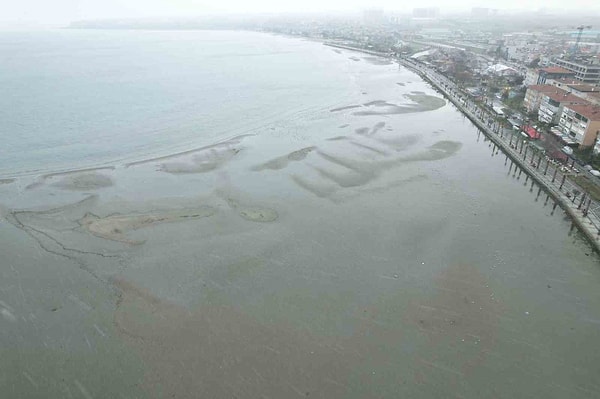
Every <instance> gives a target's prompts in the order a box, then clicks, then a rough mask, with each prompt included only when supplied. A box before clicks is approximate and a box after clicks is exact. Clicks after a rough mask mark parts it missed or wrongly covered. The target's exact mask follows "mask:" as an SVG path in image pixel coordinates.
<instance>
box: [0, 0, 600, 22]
mask: <svg viewBox="0 0 600 399" xmlns="http://www.w3.org/2000/svg"><path fill="white" fill-rule="evenodd" d="M449 3H450V4H452V8H453V9H464V10H468V9H470V8H471V7H489V8H498V9H517V8H526V9H529V10H535V9H538V8H541V7H544V8H546V9H552V8H558V9H571V10H576V9H589V8H594V9H596V10H598V9H599V8H600V1H597V0H569V1H566V0H452V1H447V0H446V1H444V0H420V1H418V2H415V1H414V0H16V1H15V0H0V10H1V11H0V26H1V25H5V26H6V25H14V26H19V25H61V24H68V23H69V22H71V21H74V20H82V19H107V18H150V17H160V16H166V17H177V16H183V17H185V16H199V15H205V14H215V13H264V12H276V13H284V12H324V11H361V10H364V9H368V8H382V9H384V10H389V11H404V12H410V11H411V10H412V9H413V8H414V7H430V6H435V7H439V8H440V9H441V10H442V11H444V9H448V7H449V6H448V4H449Z"/></svg>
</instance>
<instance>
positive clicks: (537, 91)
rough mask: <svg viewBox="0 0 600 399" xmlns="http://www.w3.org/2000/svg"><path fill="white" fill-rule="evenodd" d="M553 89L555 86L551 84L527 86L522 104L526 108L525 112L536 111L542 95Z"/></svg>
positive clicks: (554, 89)
mask: <svg viewBox="0 0 600 399" xmlns="http://www.w3.org/2000/svg"><path fill="white" fill-rule="evenodd" d="M553 91H556V87H554V86H551V85H531V86H528V87H527V91H526V92H525V98H524V99H523V106H524V107H525V109H527V112H537V111H538V110H539V108H540V102H541V101H542V95H543V94H544V93H551V92H553Z"/></svg>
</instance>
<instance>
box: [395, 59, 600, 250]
mask: <svg viewBox="0 0 600 399" xmlns="http://www.w3.org/2000/svg"><path fill="white" fill-rule="evenodd" d="M398 62H399V63H400V64H401V65H403V66H404V67H406V68H409V69H411V70H413V71H414V72H415V73H417V74H418V75H419V76H420V77H421V78H422V79H424V80H425V81H427V82H429V83H430V84H431V85H432V86H433V87H435V88H436V89H437V90H439V91H440V92H441V93H442V94H443V95H444V96H445V97H446V98H447V99H448V100H449V101H451V102H452V103H453V104H454V105H455V106H456V107H457V108H458V109H459V110H460V112H461V113H463V114H464V115H465V116H466V117H467V118H468V119H469V120H470V121H471V122H472V123H473V124H474V125H475V126H477V128H478V129H479V130H480V131H481V132H483V133H484V135H485V136H486V137H487V138H488V139H490V140H491V141H492V142H493V143H494V145H495V146H498V148H499V149H500V150H502V152H503V153H504V154H505V155H506V156H507V158H510V159H511V162H514V163H515V164H516V165H518V167H519V168H520V169H521V170H523V171H525V173H526V174H527V176H528V177H529V178H531V179H532V188H533V181H535V182H536V183H537V184H538V185H539V186H540V187H541V189H543V190H544V191H545V192H546V193H547V194H548V195H549V196H550V197H552V198H553V199H554V201H555V205H554V207H555V208H556V204H558V205H559V206H560V208H561V209H562V210H563V211H565V213H566V214H567V215H569V218H570V219H571V220H572V222H573V224H574V225H576V226H577V227H578V229H579V230H580V231H581V232H582V233H583V234H584V236H585V237H586V239H587V240H588V241H589V243H590V244H592V245H593V247H594V249H595V251H596V252H597V253H600V224H599V221H598V220H597V218H596V220H592V215H590V214H589V213H588V210H589V208H590V205H591V204H592V202H593V200H592V199H589V202H588V204H587V207H583V209H582V208H581V207H582V205H583V202H584V199H585V195H584V196H583V197H582V200H581V203H580V205H579V206H576V205H574V204H575V202H574V200H571V198H570V197H568V196H567V195H565V194H564V193H563V192H562V190H561V189H558V190H557V189H556V187H553V186H552V185H551V184H550V182H549V181H546V179H544V176H546V175H545V173H544V175H543V176H542V175H541V173H540V172H538V171H537V169H538V168H539V166H540V165H537V168H535V169H534V168H532V166H531V165H529V164H528V163H527V162H526V156H527V151H525V156H523V157H521V156H520V155H521V152H519V153H517V152H516V150H515V149H512V148H510V147H509V146H508V144H507V143H506V142H505V141H503V140H501V136H499V135H498V132H495V131H493V130H492V129H490V128H489V126H486V125H485V124H484V123H483V121H482V120H481V119H479V118H477V117H476V116H475V115H474V114H473V113H472V112H469V111H468V110H467V109H466V108H465V106H464V105H463V104H461V103H460V102H458V100H457V99H456V98H455V96H452V95H451V94H450V93H448V91H447V90H446V88H445V87H444V85H443V84H441V82H439V81H437V80H436V79H434V78H433V77H431V76H429V75H428V74H427V71H426V70H425V71H424V70H422V69H420V68H419V66H416V65H413V64H410V63H408V62H406V61H404V60H402V59H400V60H399V61H398ZM448 81H449V80H448ZM521 148H522V147H521ZM531 162H534V160H533V155H532V160H531ZM547 162H548V161H547ZM539 164H541V157H540V162H539ZM556 168H557V167H555V170H556ZM563 176H566V175H563ZM553 182H554V179H553ZM563 183H564V179H563ZM571 184H572V182H571ZM561 188H562V184H561ZM584 193H585V192H584ZM538 195H539V194H538ZM594 216H595V215H594Z"/></svg>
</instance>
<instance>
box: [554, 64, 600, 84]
mask: <svg viewBox="0 0 600 399" xmlns="http://www.w3.org/2000/svg"><path fill="white" fill-rule="evenodd" d="M554 65H556V66H558V67H562V68H565V69H568V70H569V71H571V72H573V73H574V74H575V75H574V78H575V79H576V80H578V81H580V82H582V83H588V84H599V83H600V59H598V57H587V58H580V59H575V60H568V59H564V58H558V59H556V60H554Z"/></svg>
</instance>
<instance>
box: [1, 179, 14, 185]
mask: <svg viewBox="0 0 600 399" xmlns="http://www.w3.org/2000/svg"><path fill="white" fill-rule="evenodd" d="M14 181H15V179H0V185H2V184H10V183H14Z"/></svg>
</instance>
